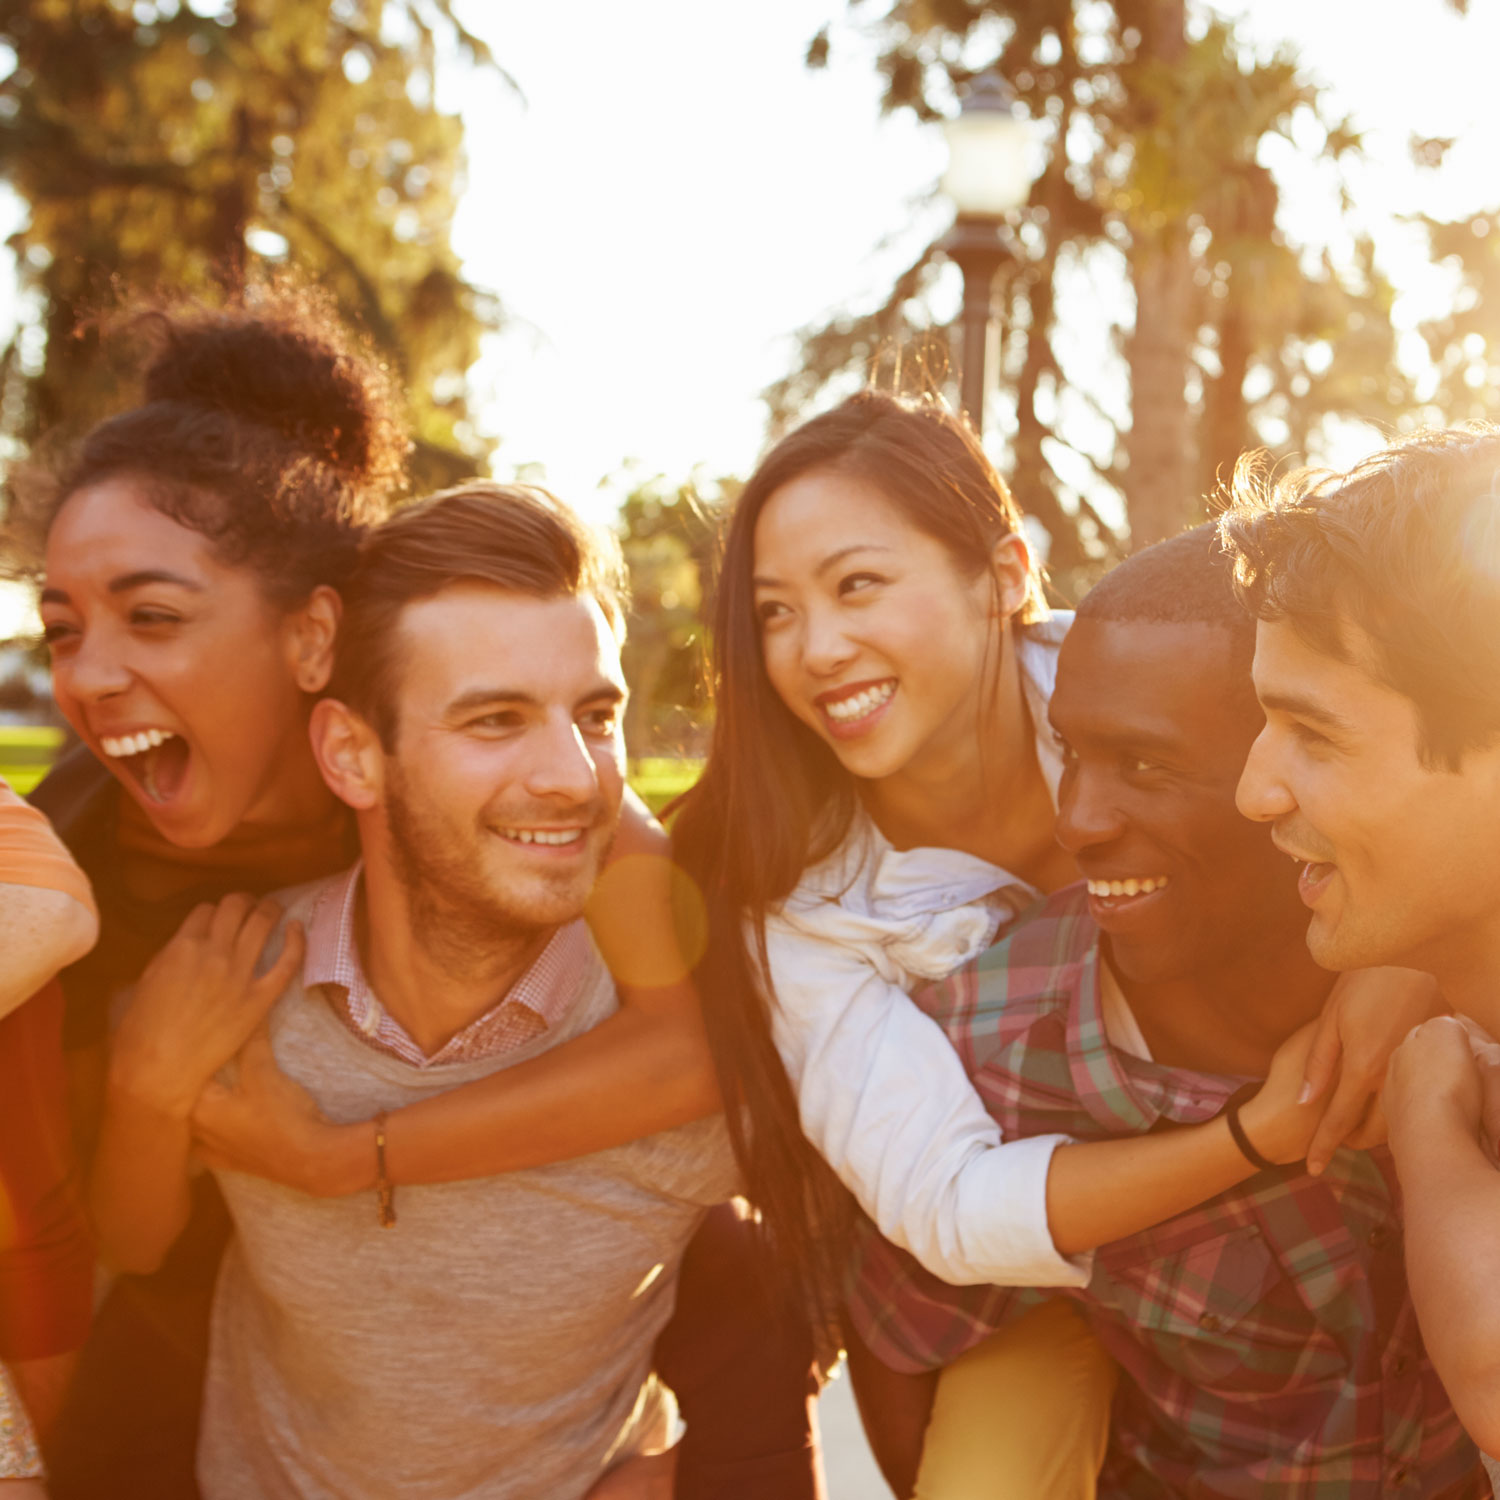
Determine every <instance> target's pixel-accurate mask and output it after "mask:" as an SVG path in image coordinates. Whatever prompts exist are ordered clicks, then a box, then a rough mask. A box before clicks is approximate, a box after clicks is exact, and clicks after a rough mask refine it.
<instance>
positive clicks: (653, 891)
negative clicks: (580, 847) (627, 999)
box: [587, 854, 708, 988]
mask: <svg viewBox="0 0 1500 1500" xmlns="http://www.w3.org/2000/svg"><path fill="white" fill-rule="evenodd" d="M587 915H588V919H589V927H590V928H591V929H592V930H593V934H594V941H595V942H596V943H597V944H598V945H599V951H600V952H601V953H602V954H603V955H604V961H605V963H607V964H608V965H609V969H610V973H612V974H613V975H614V976H615V978H616V980H618V981H619V982H620V983H621V984H629V985H638V986H640V987H642V988H656V987H659V986H661V985H667V984H680V983H681V982H682V981H683V980H684V979H686V978H687V977H688V975H689V974H690V973H691V972H692V971H693V969H694V967H695V966H696V965H697V963H698V961H699V960H700V959H701V958H702V957H703V954H704V951H705V950H706V949H707V947H708V908H707V906H706V904H705V903H704V900H703V892H702V891H701V890H699V888H698V883H697V881H695V880H694V879H693V877H692V876H691V875H689V874H688V873H687V871H686V870H684V869H683V868H682V866H681V865H678V864H676V863H674V862H673V861H672V860H670V859H668V858H666V857H665V856H664V855H659V854H627V855H624V856H623V857H622V858H620V859H617V860H614V861H612V862H611V863H610V864H609V865H608V866H606V868H605V870H604V872H603V873H602V874H601V875H600V876H599V879H598V881H597V882H596V883H595V885H594V889H593V892H592V894H591V895H590V896H589V900H588V909H587Z"/></svg>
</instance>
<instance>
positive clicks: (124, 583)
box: [41, 568, 206, 604]
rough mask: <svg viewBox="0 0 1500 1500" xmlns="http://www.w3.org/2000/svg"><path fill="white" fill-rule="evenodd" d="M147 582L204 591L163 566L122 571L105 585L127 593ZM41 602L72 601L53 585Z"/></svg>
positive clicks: (113, 589) (63, 591)
mask: <svg viewBox="0 0 1500 1500" xmlns="http://www.w3.org/2000/svg"><path fill="white" fill-rule="evenodd" d="M148 583H170V584H175V585H176V586H177V587H178V588H180V589H190V590H191V591H192V592H193V593H195V594H201V593H204V592H206V591H205V589H204V587H203V585H202V584H201V583H199V582H198V581H197V580H196V579H192V578H184V577H183V575H182V574H181V573H171V572H168V571H167V569H165V568H141V569H138V570H137V571H136V572H134V573H122V574H121V575H120V576H119V577H118V578H111V579H110V581H109V584H108V585H107V587H108V590H109V592H110V593H111V594H128V593H129V592H130V591H131V590H132V589H138V588H144V587H145V586H146V585H147V584H148ZM41 602H42V603H43V604H69V603H71V602H72V601H71V600H70V599H69V598H68V594H67V591H66V590H65V589H60V588H56V587H53V588H45V589H43V590H42V594H41Z"/></svg>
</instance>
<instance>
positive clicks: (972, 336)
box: [940, 72, 1035, 434]
mask: <svg viewBox="0 0 1500 1500" xmlns="http://www.w3.org/2000/svg"><path fill="white" fill-rule="evenodd" d="M943 133H944V134H945V135H946V136H947V138H948V170H947V171H946V172H945V173H944V174H943V183H942V190H943V192H944V193H945V194H946V195H947V196H948V197H949V198H950V199H951V200H952V202H953V207H954V220H953V228H952V229H951V230H950V231H949V232H948V234H947V236H946V237H945V238H944V239H943V240H942V241H941V243H940V248H941V249H942V250H943V251H944V252H945V253H946V255H947V256H948V258H949V259H950V260H951V261H953V262H954V263H955V264H956V265H957V266H958V268H959V270H961V271H962V272H963V277H964V310H963V333H962V355H963V365H962V379H961V382H960V387H959V389H960V395H961V398H962V402H963V410H964V414H965V415H966V416H967V417H968V419H969V422H970V423H971V425H972V426H973V428H974V430H975V431H976V432H978V433H981V434H982V433H983V431H984V397H985V369H984V363H985V346H986V344H987V343H988V341H989V328H990V316H991V312H992V305H993V296H994V285H995V273H996V272H997V271H998V270H999V269H1000V267H1001V266H1002V265H1004V264H1005V262H1006V261H1007V260H1008V259H1009V258H1010V256H1011V254H1012V251H1011V248H1010V238H1009V233H1008V229H1007V225H1006V220H1007V217H1008V216H1009V215H1010V214H1012V213H1014V212H1015V210H1016V209H1018V208H1020V207H1021V205H1022V204H1024V203H1025V202H1026V199H1027V197H1028V196H1029V194H1030V192H1031V183H1032V179H1033V177H1034V176H1035V170H1034V164H1033V159H1032V158H1033V152H1032V140H1031V126H1030V123H1029V122H1028V121H1026V120H1024V119H1021V118H1019V117H1018V116H1017V115H1016V112H1015V95H1014V94H1013V93H1012V92H1011V89H1010V86H1009V85H1008V84H1007V83H1006V82H1005V80H1004V79H1003V78H1002V77H1001V76H1000V75H999V74H998V73H993V72H991V73H981V74H980V75H979V76H978V77H977V78H975V79H974V80H973V82H972V83H970V85H969V87H968V91H967V92H966V93H965V95H964V98H963V101H962V103H961V104H960V106H959V111H958V114H957V115H955V116H954V117H953V118H952V119H950V120H948V121H947V122H946V123H945V124H944V127H943Z"/></svg>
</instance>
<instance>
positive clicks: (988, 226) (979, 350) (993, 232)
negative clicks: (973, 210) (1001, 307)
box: [943, 215, 1011, 437]
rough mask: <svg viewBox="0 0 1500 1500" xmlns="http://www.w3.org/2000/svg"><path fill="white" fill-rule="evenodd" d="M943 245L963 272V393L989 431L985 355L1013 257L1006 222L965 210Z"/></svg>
mask: <svg viewBox="0 0 1500 1500" xmlns="http://www.w3.org/2000/svg"><path fill="white" fill-rule="evenodd" d="M943 249H944V251H945V252H946V253H947V255H948V258H949V259H950V260H952V261H953V262H954V263H955V264H956V265H957V266H958V268H959V270H960V271H962V272H963V277H964V310H963V332H962V342H961V345H960V354H961V358H962V361H963V363H962V366H961V376H960V382H959V393H960V398H961V401H962V404H963V412H964V415H965V416H966V417H967V418H968V419H969V425H970V426H971V427H972V428H973V429H974V431H975V432H976V433H978V434H980V436H981V437H982V436H983V434H984V402H985V393H986V389H987V381H986V372H985V368H984V365H985V354H986V352H987V351H988V348H989V334H990V319H991V317H992V316H993V313H994V298H995V273H996V272H997V271H999V269H1000V267H1001V266H1002V265H1004V264H1005V262H1006V261H1007V260H1009V259H1010V255H1011V251H1010V247H1009V245H1008V244H1007V243H1006V240H1005V237H1004V225H1003V224H1002V223H1001V222H1000V221H999V220H996V219H986V218H978V217H971V216H968V215H960V217H959V218H958V220H957V221H956V222H955V223H954V225H953V228H952V230H951V231H950V232H949V233H948V236H947V238H945V239H944V241H943Z"/></svg>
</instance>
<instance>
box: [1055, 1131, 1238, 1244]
mask: <svg viewBox="0 0 1500 1500" xmlns="http://www.w3.org/2000/svg"><path fill="white" fill-rule="evenodd" d="M1255 1170H1256V1169H1255V1167H1254V1166H1252V1165H1251V1163H1250V1162H1249V1161H1248V1160H1247V1159H1246V1158H1245V1156H1244V1155H1243V1153H1242V1152H1241V1151H1240V1149H1239V1147H1238V1146H1236V1145H1235V1143H1234V1137H1233V1136H1232V1135H1231V1134H1230V1133H1229V1125H1228V1123H1227V1122H1226V1121H1225V1120H1224V1118H1223V1117H1222V1116H1220V1117H1217V1118H1215V1119H1212V1120H1209V1121H1207V1122H1205V1123H1204V1124H1202V1125H1189V1126H1184V1127H1183V1128H1181V1129H1178V1130H1170V1131H1165V1132H1163V1133H1161V1134H1158V1135H1140V1136H1127V1137H1123V1138H1121V1139H1119V1140H1111V1141H1090V1142H1087V1143H1085V1144H1082V1145H1068V1146H1059V1147H1058V1148H1057V1151H1056V1152H1055V1153H1054V1154H1053V1157H1052V1170H1051V1171H1050V1172H1049V1173H1048V1176H1047V1223H1048V1227H1049V1228H1050V1230H1051V1232H1052V1242H1053V1244H1054V1245H1056V1247H1057V1249H1058V1252H1059V1253H1060V1254H1062V1255H1082V1254H1083V1253H1085V1252H1086V1251H1089V1250H1095V1249H1097V1248H1098V1247H1099V1246H1100V1245H1107V1244H1109V1243H1110V1242H1111V1241H1113V1240H1119V1239H1124V1238H1125V1237H1126V1236H1127V1235H1132V1234H1139V1233H1140V1232H1141V1231H1142V1230H1143V1229H1150V1228H1152V1227H1153V1226H1154V1225H1157V1224H1161V1223H1164V1222H1165V1221H1166V1220H1168V1219H1171V1218H1174V1217H1176V1215H1178V1214H1180V1213H1186V1212H1187V1210H1188V1209H1190V1208H1196V1207H1197V1206H1198V1205H1199V1204H1200V1203H1204V1202H1206V1201H1207V1200H1208V1199H1210V1198H1213V1197H1216V1196H1217V1195H1218V1194H1220V1193H1223V1192H1227V1191H1228V1190H1229V1189H1230V1188H1232V1187H1235V1186H1236V1185H1237V1184H1239V1183H1241V1182H1244V1181H1245V1180H1246V1178H1248V1177H1251V1176H1253V1175H1254V1173H1255Z"/></svg>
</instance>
